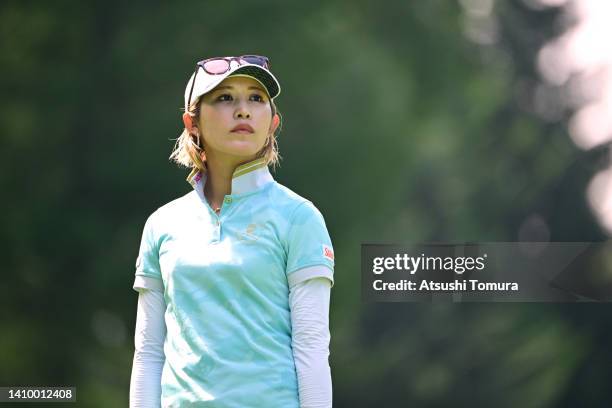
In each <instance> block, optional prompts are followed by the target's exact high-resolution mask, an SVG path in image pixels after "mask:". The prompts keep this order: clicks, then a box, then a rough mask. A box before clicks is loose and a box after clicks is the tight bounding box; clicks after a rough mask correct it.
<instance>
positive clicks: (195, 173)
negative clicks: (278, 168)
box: [187, 157, 274, 195]
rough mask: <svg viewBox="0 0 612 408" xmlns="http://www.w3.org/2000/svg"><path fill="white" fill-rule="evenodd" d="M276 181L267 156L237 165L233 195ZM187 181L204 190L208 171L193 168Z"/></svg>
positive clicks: (196, 188) (233, 180) (200, 190)
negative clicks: (269, 167) (271, 172)
mask: <svg viewBox="0 0 612 408" xmlns="http://www.w3.org/2000/svg"><path fill="white" fill-rule="evenodd" d="M271 181H274V178H273V177H272V174H270V170H269V169H268V166H267V165H266V159H265V158H263V157H262V158H259V159H255V160H253V161H250V162H248V163H244V164H241V165H240V166H238V167H236V170H234V174H233V175H232V191H231V194H232V195H237V194H247V193H252V192H254V191H257V190H259V189H260V188H261V187H263V186H264V185H266V184H268V183H269V182H271ZM187 182H188V183H189V184H191V186H192V187H193V188H194V189H195V190H196V191H198V192H203V191H204V183H205V182H206V173H205V172H202V171H200V170H198V169H195V168H194V169H193V170H192V171H191V173H190V174H189V176H187Z"/></svg>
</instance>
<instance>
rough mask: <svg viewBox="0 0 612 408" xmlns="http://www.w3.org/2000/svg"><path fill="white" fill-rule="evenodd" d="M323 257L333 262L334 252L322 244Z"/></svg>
mask: <svg viewBox="0 0 612 408" xmlns="http://www.w3.org/2000/svg"><path fill="white" fill-rule="evenodd" d="M323 256H324V257H325V258H327V259H329V260H330V261H332V262H333V261H334V250H333V249H331V247H328V246H327V245H325V244H323Z"/></svg>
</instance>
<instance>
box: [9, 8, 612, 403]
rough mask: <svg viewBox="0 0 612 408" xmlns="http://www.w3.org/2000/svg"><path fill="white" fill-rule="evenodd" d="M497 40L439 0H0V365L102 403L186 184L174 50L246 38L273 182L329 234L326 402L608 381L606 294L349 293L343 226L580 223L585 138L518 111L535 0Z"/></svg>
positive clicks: (574, 236)
mask: <svg viewBox="0 0 612 408" xmlns="http://www.w3.org/2000/svg"><path fill="white" fill-rule="evenodd" d="M493 17H494V18H495V21H496V22H497V27H498V31H497V38H496V40H495V41H493V42H492V43H491V44H477V43H474V42H473V41H470V40H469V39H468V38H467V37H466V35H464V34H465V31H466V16H465V13H464V12H463V10H462V8H461V6H460V4H459V3H457V2H455V1H441V0H430V1H415V2H408V1H403V2H400V1H397V2H370V1H363V0H359V1H353V2H341V1H319V2H312V1H311V2H280V1H261V2H248V1H246V2H224V3H219V2H211V1H187V2H176V3H172V2H119V1H106V2H93V1H92V2H76V1H55V2H43V1H29V2H20V1H5V2H3V3H2V5H0V32H1V35H0V72H1V73H2V75H0V83H1V86H2V90H3V91H2V94H3V98H2V101H1V102H0V103H1V105H0V129H1V131H0V135H1V136H0V149H1V151H2V153H3V160H2V161H1V162H0V166H2V171H0V181H1V186H2V192H3V193H2V197H3V200H2V202H3V207H2V211H1V212H0V218H1V220H2V233H1V235H0V240H1V246H2V248H4V253H5V255H4V267H3V269H4V271H5V272H4V273H3V275H2V276H3V279H2V281H3V283H2V285H1V287H2V293H1V298H2V302H3V303H2V304H3V307H2V308H1V309H0V316H2V320H1V322H2V333H1V335H0V367H1V369H0V385H4V386H8V385H35V384H39V385H76V386H77V387H78V394H77V395H78V406H91V407H108V406H121V405H126V404H127V400H128V390H129V377H130V371H131V364H132V353H133V341H132V339H133V330H134V322H135V317H136V300H137V294H136V292H134V291H133V290H132V289H131V286H132V281H133V274H134V263H135V259H136V255H137V248H138V244H139V240H140V234H141V231H142V227H143V225H144V221H145V219H146V217H147V216H148V215H149V214H150V213H151V212H152V211H153V210H155V209H156V208H157V207H159V206H161V205H163V204H164V203H166V202H168V201H170V200H172V199H174V198H176V197H178V196H179V195H182V194H184V193H185V192H187V191H189V188H190V187H189V185H188V184H187V183H185V182H184V177H185V175H186V171H185V170H184V169H177V168H176V167H174V166H173V165H171V164H170V163H169V162H168V156H169V154H170V151H171V148H172V146H173V140H172V139H173V138H175V137H177V136H178V134H179V132H180V130H181V121H180V113H181V112H180V108H181V106H182V95H183V90H184V86H185V83H186V81H187V79H188V76H189V75H190V73H191V72H192V70H193V67H194V64H195V61H197V60H199V59H201V58H204V57H209V56H216V55H241V54H247V53H258V54H263V55H267V56H269V57H270V59H271V62H272V70H273V71H274V72H275V74H276V75H277V77H278V78H279V79H280V82H281V86H282V93H281V95H280V96H279V98H278V99H277V104H278V106H279V108H280V110H281V112H282V114H283V118H284V123H283V130H282V133H281V136H280V139H279V145H280V150H281V155H282V156H283V158H284V159H283V161H282V165H281V167H280V168H279V169H278V170H277V172H276V175H275V176H276V178H277V180H278V181H279V182H281V183H283V184H285V185H287V186H288V187H290V188H292V189H293V190H294V191H296V192H297V193H299V194H301V195H304V196H306V197H308V198H309V199H311V200H312V201H313V202H314V203H315V204H316V205H317V206H318V207H319V209H320V210H321V212H322V213H323V214H324V216H325V218H326V222H327V225H328V228H329V230H330V234H331V236H332V240H333V242H334V247H335V250H336V254H337V261H336V262H337V264H336V265H337V266H336V271H335V274H336V275H335V276H336V284H335V286H334V289H333V290H332V309H331V332H332V343H331V356H330V363H331V366H332V375H333V383H334V405H335V406H337V407H370V406H384V407H395V406H435V407H437V406H439V407H443V406H449V405H454V406H468V405H470V406H471V405H476V406H493V405H495V406H500V407H506V406H507V407H514V406H517V405H526V406H565V405H567V406H584V405H590V406H592V405H600V404H601V405H605V404H604V403H603V402H604V401H606V400H607V399H609V398H610V392H609V387H608V385H607V382H608V380H609V379H610V378H609V375H608V372H609V368H608V367H609V362H610V360H611V359H612V352H611V351H610V347H609V344H610V341H611V340H612V330H611V329H610V324H609V323H608V321H609V319H608V316H609V312H610V311H611V309H610V307H609V306H607V305H604V304H600V305H577V304H573V305H571V304H568V305H564V304H558V305H545V304H471V305H467V304H465V305H464V304H459V305H453V304H364V303H362V302H361V299H360V272H359V268H360V265H359V259H360V257H359V253H360V244H361V243H362V242H383V243H384V242H397V243H402V242H427V241H451V242H452V241H456V242H462V241H515V240H517V239H518V231H519V229H520V228H521V225H524V222H525V220H526V219H527V218H528V217H530V216H533V215H534V214H535V215H537V216H538V217H540V218H541V219H543V220H544V221H545V223H546V225H547V228H548V233H549V236H550V239H551V240H553V241H554V240H572V241H589V240H601V239H604V238H605V237H604V235H603V233H602V232H601V230H600V229H599V227H598V226H597V225H596V224H595V222H594V221H593V217H592V216H591V214H590V212H589V210H588V208H587V206H586V204H585V199H584V191H585V186H586V183H587V181H588V180H589V178H590V177H591V176H592V174H593V173H594V172H595V171H596V169H598V168H600V167H601V165H602V157H603V153H602V152H600V151H594V152H588V153H582V152H580V151H578V150H577V149H576V148H575V147H574V146H573V145H572V143H571V141H570V139H569V137H568V135H567V133H566V130H565V125H566V120H567V115H565V116H564V117H562V118H561V119H558V120H552V121H551V120H545V119H543V118H541V117H538V115H536V114H535V113H534V111H533V109H532V108H531V106H530V104H531V102H530V89H532V88H533V87H534V86H535V84H537V82H538V81H539V79H538V76H537V74H536V73H535V71H534V57H535V55H536V53H537V50H538V49H539V47H540V46H541V45H542V44H543V43H544V42H545V41H546V40H548V39H550V38H551V37H552V35H554V34H556V32H555V30H556V28H555V27H556V26H555V24H554V21H555V18H556V17H557V11H556V10H554V9H553V10H544V11H535V10H533V9H530V8H528V7H526V6H525V5H524V4H523V3H522V2H520V1H501V0H500V1H497V2H495V7H494V9H493Z"/></svg>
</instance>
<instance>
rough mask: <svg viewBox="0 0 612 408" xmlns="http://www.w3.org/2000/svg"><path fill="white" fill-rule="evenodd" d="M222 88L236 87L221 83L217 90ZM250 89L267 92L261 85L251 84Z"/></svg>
mask: <svg viewBox="0 0 612 408" xmlns="http://www.w3.org/2000/svg"><path fill="white" fill-rule="evenodd" d="M220 89H234V87H233V86H230V85H221V86H218V87H217V88H216V89H215V90H216V91H218V90H220ZM249 89H256V90H258V91H261V92H264V93H265V91H264V90H263V89H262V88H261V87H259V86H249Z"/></svg>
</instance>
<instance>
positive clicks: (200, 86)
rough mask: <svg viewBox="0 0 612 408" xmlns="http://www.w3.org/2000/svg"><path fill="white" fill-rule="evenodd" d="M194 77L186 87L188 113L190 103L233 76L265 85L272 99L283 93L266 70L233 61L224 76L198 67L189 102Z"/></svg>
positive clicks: (186, 108)
mask: <svg viewBox="0 0 612 408" xmlns="http://www.w3.org/2000/svg"><path fill="white" fill-rule="evenodd" d="M194 75H195V73H193V74H191V78H189V81H187V86H186V87H185V96H184V99H185V112H187V110H188V107H189V104H190V103H193V101H195V100H197V99H198V98H199V97H200V96H202V95H204V94H205V93H207V92H210V91H212V90H213V89H214V88H215V87H216V86H217V85H219V84H220V83H221V82H222V81H223V80H224V79H225V78H227V77H229V76H232V75H233V76H238V75H240V76H248V77H251V78H253V79H255V80H256V81H258V82H259V83H260V84H261V85H263V87H264V89H265V90H266V91H267V92H268V95H269V96H270V98H271V99H274V98H276V97H277V96H278V95H279V94H280V91H281V88H280V84H279V83H278V80H277V79H276V78H275V77H274V75H272V73H271V72H270V71H268V70H267V69H266V68H264V67H262V66H260V65H256V64H246V63H244V64H242V65H239V64H238V62H237V61H231V62H230V69H229V70H228V71H227V72H225V73H223V74H209V73H208V72H206V71H204V69H203V68H202V67H201V66H199V65H198V71H197V75H195V77H196V83H195V85H194V87H193V92H192V93H191V100H190V101H188V100H187V99H188V98H189V92H190V91H191V83H192V82H193V77H194Z"/></svg>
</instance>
